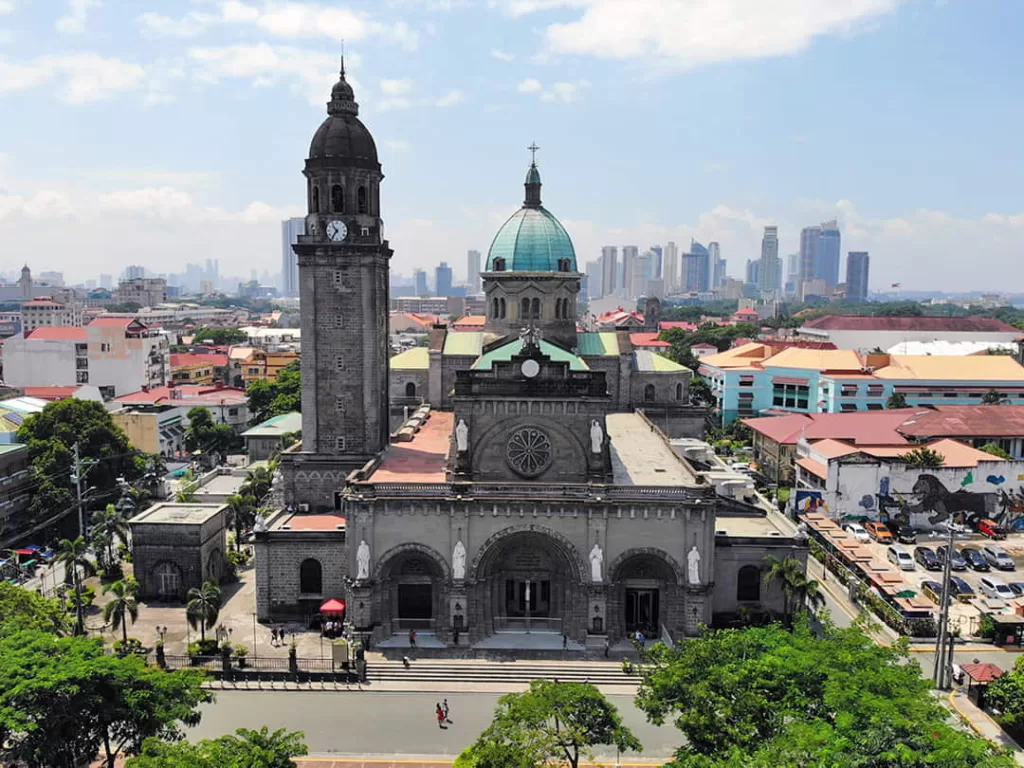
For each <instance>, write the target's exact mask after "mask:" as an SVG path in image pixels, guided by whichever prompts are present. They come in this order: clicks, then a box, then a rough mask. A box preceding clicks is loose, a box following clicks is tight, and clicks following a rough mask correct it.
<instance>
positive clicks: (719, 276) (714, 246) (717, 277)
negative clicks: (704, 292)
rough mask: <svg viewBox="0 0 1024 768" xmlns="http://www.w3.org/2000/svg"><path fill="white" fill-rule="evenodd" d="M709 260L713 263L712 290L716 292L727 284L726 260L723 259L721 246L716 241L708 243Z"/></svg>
mask: <svg viewBox="0 0 1024 768" xmlns="http://www.w3.org/2000/svg"><path fill="white" fill-rule="evenodd" d="M708 258H709V259H710V261H711V286H710V288H711V290H715V289H716V288H719V287H721V285H722V283H724V282H725V259H723V258H722V249H721V246H719V245H718V243H717V242H715V241H714V240H712V241H711V242H710V243H708Z"/></svg>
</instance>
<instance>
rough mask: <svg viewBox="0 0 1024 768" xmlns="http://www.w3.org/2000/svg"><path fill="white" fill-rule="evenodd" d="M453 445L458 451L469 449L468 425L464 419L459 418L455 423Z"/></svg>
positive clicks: (463, 451) (462, 451)
mask: <svg viewBox="0 0 1024 768" xmlns="http://www.w3.org/2000/svg"><path fill="white" fill-rule="evenodd" d="M455 445H456V447H458V449H459V453H465V452H466V451H468V450H469V426H468V425H467V424H466V420H465V419H459V423H458V424H456V425H455Z"/></svg>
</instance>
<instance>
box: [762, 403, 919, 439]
mask: <svg viewBox="0 0 1024 768" xmlns="http://www.w3.org/2000/svg"><path fill="white" fill-rule="evenodd" d="M923 412H925V409H923V408H899V409H896V410H891V411H890V410H886V411H859V412H857V413H809V414H804V413H790V414H786V415H785V416H762V417H758V418H752V419H743V423H744V424H746V425H747V426H748V427H750V428H751V429H753V430H754V431H756V432H758V433H759V434H762V435H764V436H765V437H767V438H768V439H769V440H772V441H773V442H776V443H783V444H786V445H795V444H796V442H797V441H798V440H800V438H802V437H803V438H806V439H807V440H810V441H812V442H813V441H814V440H825V439H831V440H846V441H849V442H851V443H853V444H855V445H906V444H907V443H908V442H909V441H908V440H907V438H905V437H904V436H903V435H902V434H901V430H900V427H901V426H902V425H903V423H904V422H905V421H906V420H907V419H908V418H911V417H913V416H916V415H918V414H920V413H923Z"/></svg>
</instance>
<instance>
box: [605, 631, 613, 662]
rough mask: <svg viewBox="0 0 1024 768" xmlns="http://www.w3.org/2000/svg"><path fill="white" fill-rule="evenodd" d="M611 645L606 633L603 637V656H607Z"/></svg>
mask: <svg viewBox="0 0 1024 768" xmlns="http://www.w3.org/2000/svg"><path fill="white" fill-rule="evenodd" d="M611 645H612V644H611V641H610V640H609V639H608V636H607V635H606V636H605V638H604V657H605V658H606V659H607V658H608V651H610V650H611Z"/></svg>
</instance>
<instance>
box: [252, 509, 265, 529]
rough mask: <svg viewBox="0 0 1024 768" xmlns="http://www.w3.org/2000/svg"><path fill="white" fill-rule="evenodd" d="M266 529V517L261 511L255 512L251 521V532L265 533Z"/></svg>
mask: <svg viewBox="0 0 1024 768" xmlns="http://www.w3.org/2000/svg"><path fill="white" fill-rule="evenodd" d="M266 530H267V517H266V515H264V514H263V513H262V512H257V513H256V519H255V520H254V521H253V523H252V532H253V533H265V532H266Z"/></svg>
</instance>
